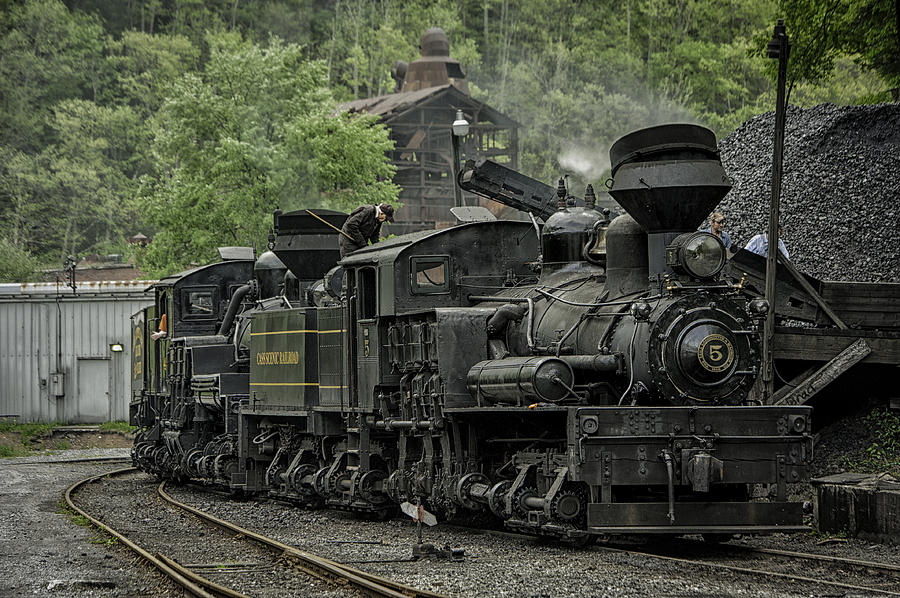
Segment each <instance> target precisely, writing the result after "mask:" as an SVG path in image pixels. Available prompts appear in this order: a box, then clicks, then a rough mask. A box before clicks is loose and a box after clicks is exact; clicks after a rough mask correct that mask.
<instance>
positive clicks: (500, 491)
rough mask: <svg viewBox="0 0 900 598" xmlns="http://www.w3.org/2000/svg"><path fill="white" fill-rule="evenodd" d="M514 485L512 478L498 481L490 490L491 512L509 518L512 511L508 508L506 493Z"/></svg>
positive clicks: (502, 517)
mask: <svg viewBox="0 0 900 598" xmlns="http://www.w3.org/2000/svg"><path fill="white" fill-rule="evenodd" d="M511 486H512V480H503V481H501V482H497V483H496V484H494V485H493V487H492V488H491V489H490V490H489V491H488V494H487V497H488V506H489V507H490V509H491V512H492V513H493V514H494V515H496V516H497V517H499V518H500V519H509V518H510V516H511V515H512V513H510V512H509V511H507V510H506V493H507V492H509V489H510V487H511Z"/></svg>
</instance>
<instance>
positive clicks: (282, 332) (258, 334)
mask: <svg viewBox="0 0 900 598" xmlns="http://www.w3.org/2000/svg"><path fill="white" fill-rule="evenodd" d="M317 332H318V330H276V331H273V332H251V333H250V336H268V335H270V334H306V333H310V334H315V333H317Z"/></svg>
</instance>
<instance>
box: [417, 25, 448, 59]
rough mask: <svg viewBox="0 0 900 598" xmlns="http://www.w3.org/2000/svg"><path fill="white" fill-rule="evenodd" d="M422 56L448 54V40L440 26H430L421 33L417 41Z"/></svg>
mask: <svg viewBox="0 0 900 598" xmlns="http://www.w3.org/2000/svg"><path fill="white" fill-rule="evenodd" d="M419 49H421V50H422V56H450V40H449V39H448V38H447V34H446V33H444V30H443V29H441V28H440V27H432V28H431V29H429V30H428V31H426V32H425V33H423V34H422V39H421V41H420V42H419Z"/></svg>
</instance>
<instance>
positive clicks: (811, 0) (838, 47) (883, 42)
mask: <svg viewBox="0 0 900 598" xmlns="http://www.w3.org/2000/svg"><path fill="white" fill-rule="evenodd" d="M779 11H780V12H779V14H780V15H782V16H783V17H784V20H785V25H786V27H787V34H788V36H789V37H790V40H791V55H790V61H789V63H788V78H789V84H790V86H791V87H793V85H795V84H796V83H801V82H803V83H809V84H813V85H816V84H822V83H825V82H827V81H828V80H829V79H830V78H831V77H832V76H833V74H834V72H835V61H836V60H837V59H838V57H840V56H847V55H851V56H855V57H856V59H857V60H858V61H859V63H860V64H861V65H863V66H864V67H865V68H867V69H871V70H873V71H875V72H877V73H878V74H879V75H880V76H881V77H882V78H883V79H884V81H885V83H886V84H887V86H888V87H891V88H894V93H895V96H896V95H897V93H898V88H900V3H898V2H897V1H896V0H827V1H826V2H821V1H817V0H780V2H779ZM760 41H762V39H760ZM773 62H774V61H773ZM769 68H770V69H771V70H774V67H773V66H770V67H769Z"/></svg>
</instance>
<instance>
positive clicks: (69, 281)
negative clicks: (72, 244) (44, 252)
mask: <svg viewBox="0 0 900 598" xmlns="http://www.w3.org/2000/svg"><path fill="white" fill-rule="evenodd" d="M77 265H78V259H76V258H75V256H74V255H70V256H68V257H66V263H65V264H63V271H64V272H65V273H66V286H69V287H71V288H72V292H73V293H75V292H77V290H78V287H77V286H76V284H75V267H76V266H77Z"/></svg>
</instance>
